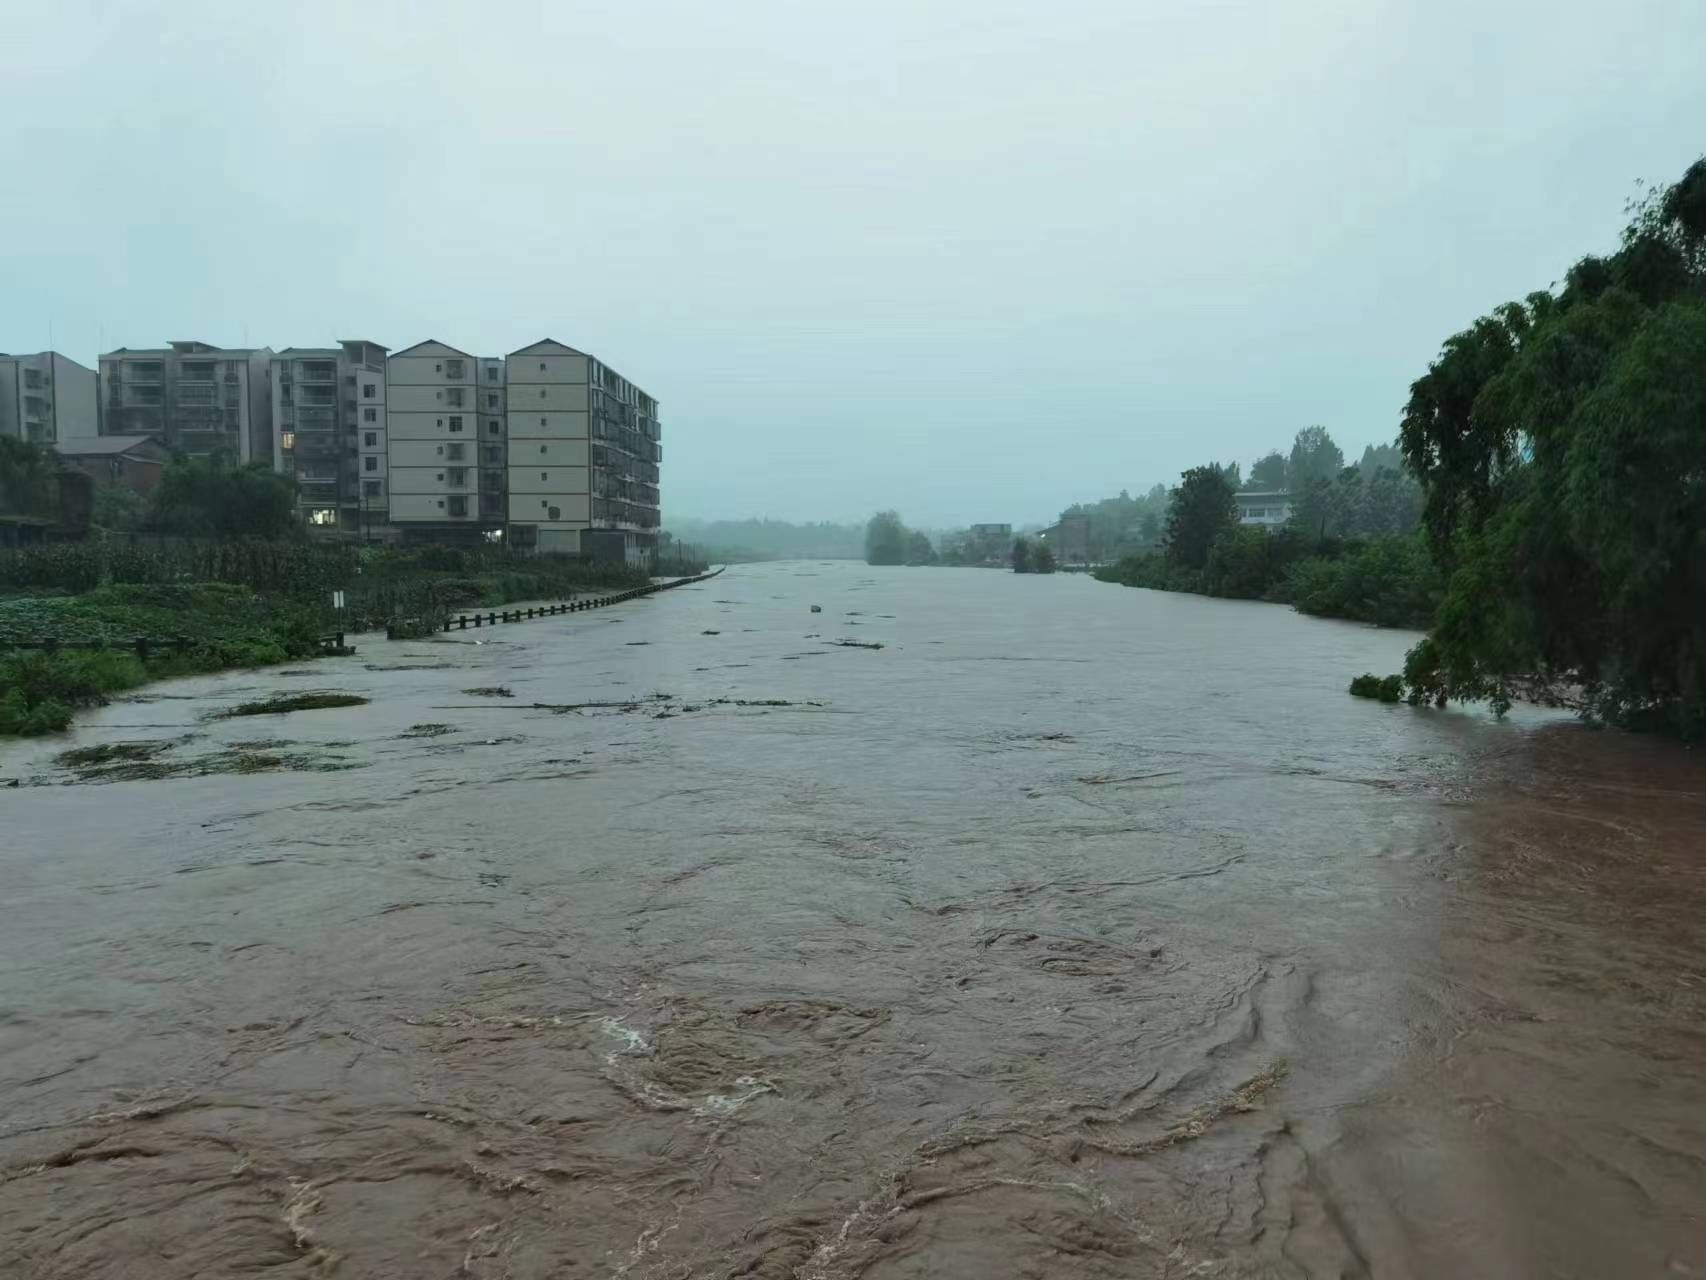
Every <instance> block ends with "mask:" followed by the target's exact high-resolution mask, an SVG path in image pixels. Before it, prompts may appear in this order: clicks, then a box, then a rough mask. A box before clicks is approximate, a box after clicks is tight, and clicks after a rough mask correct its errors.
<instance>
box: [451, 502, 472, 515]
mask: <svg viewBox="0 0 1706 1280" xmlns="http://www.w3.org/2000/svg"><path fill="white" fill-rule="evenodd" d="M450 514H451V515H453V516H465V515H467V514H468V499H466V498H452V499H451V500H450Z"/></svg>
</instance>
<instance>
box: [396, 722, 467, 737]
mask: <svg viewBox="0 0 1706 1280" xmlns="http://www.w3.org/2000/svg"><path fill="white" fill-rule="evenodd" d="M455 732H456V729H455V727H454V726H452V725H448V724H412V725H410V726H409V727H408V728H407V729H405V730H404V731H403V732H402V733H399V734H398V735H397V736H398V737H399V738H442V737H443V736H444V735H445V734H447V733H455Z"/></svg>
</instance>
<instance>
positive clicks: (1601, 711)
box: [1400, 161, 1706, 737]
mask: <svg viewBox="0 0 1706 1280" xmlns="http://www.w3.org/2000/svg"><path fill="white" fill-rule="evenodd" d="M1633 213H1634V216H1633V218H1632V219H1631V222H1630V225H1629V227H1628V229H1627V230H1626V231H1625V233H1624V236H1623V240H1622V244H1621V247H1620V248H1619V249H1618V250H1617V252H1615V253H1614V254H1611V255H1610V256H1608V257H1603V258H1601V257H1589V258H1584V259H1582V260H1581V261H1580V262H1578V263H1577V264H1576V265H1575V266H1574V267H1572V268H1571V269H1570V271H1569V272H1568V273H1567V274H1566V276H1565V279H1564V286H1563V288H1562V290H1561V291H1559V292H1558V293H1557V294H1553V293H1550V292H1547V293H1538V294H1531V295H1530V296H1529V297H1528V298H1526V299H1525V300H1524V301H1523V302H1521V303H1510V304H1507V305H1506V306H1503V307H1500V308H1498V309H1496V310H1495V311H1494V312H1493V313H1492V314H1491V315H1489V316H1484V317H1482V318H1481V319H1480V320H1478V321H1476V323H1475V324H1474V325H1473V326H1471V327H1470V328H1469V329H1467V330H1465V331H1464V332H1462V333H1460V334H1457V335H1455V336H1454V337H1452V338H1450V339H1448V340H1447V342H1446V344H1445V346H1444V348H1443V349H1442V351H1441V354H1440V357H1439V358H1438V359H1437V360H1435V361H1434V362H1433V364H1432V365H1430V367H1429V369H1428V372H1427V373H1426V374H1425V375H1424V376H1423V377H1422V378H1420V379H1418V380H1417V381H1416V383H1415V384H1413V386H1412V388H1411V396H1410V401H1409V404H1408V405H1407V406H1406V409H1405V414H1404V419H1403V427H1402V432H1401V436H1400V440H1401V444H1402V447H1403V450H1404V457H1405V461H1406V462H1407V463H1408V465H1409V467H1410V470H1411V471H1412V472H1413V473H1414V474H1415V475H1416V476H1417V478H1418V479H1419V481H1420V483H1421V487H1422V493H1423V513H1424V523H1425V527H1426V533H1427V538H1428V544H1429V547H1430V549H1431V551H1432V553H1433V557H1434V560H1435V562H1436V563H1437V564H1438V565H1439V566H1440V567H1441V568H1442V569H1443V570H1444V572H1445V574H1446V575H1447V576H1446V585H1445V592H1444V596H1443V598H1442V600H1441V603H1440V607H1439V611H1438V613H1437V615H1436V617H1435V621H1434V625H1433V627H1432V628H1431V630H1430V632H1429V635H1428V638H1427V640H1426V641H1424V642H1423V643H1422V644H1420V645H1418V646H1417V647H1416V649H1415V650H1413V651H1412V653H1411V655H1410V658H1409V661H1408V662H1407V664H1406V668H1405V673H1406V676H1407V677H1408V679H1409V681H1410V688H1411V696H1412V698H1414V699H1421V698H1429V697H1431V698H1435V699H1437V700H1443V699H1446V698H1488V699H1490V700H1491V701H1492V702H1493V704H1494V706H1495V708H1500V707H1503V706H1504V705H1508V703H1509V701H1510V699H1511V698H1512V697H1513V696H1514V694H1515V692H1516V691H1517V690H1519V689H1525V688H1532V687H1534V685H1536V684H1539V685H1540V686H1541V687H1542V688H1552V689H1558V690H1562V689H1568V688H1579V689H1581V690H1583V691H1585V697H1586V702H1587V708H1588V709H1589V710H1590V711H1592V712H1594V713H1597V714H1598V715H1600V716H1602V717H1604V718H1606V719H1608V720H1612V721H1614V722H1617V723H1622V724H1627V725H1631V726H1634V727H1653V728H1663V729H1666V730H1669V731H1672V732H1675V733H1678V734H1681V735H1684V736H1688V737H1701V736H1706V486H1703V485H1702V482H1701V480H1700V477H1701V476H1702V475H1706V430H1703V429H1702V424H1706V161H1699V162H1696V163H1695V164H1694V165H1693V166H1691V167H1690V169H1689V170H1688V172H1687V173H1685V174H1684V175H1683V178H1682V179H1681V181H1679V182H1678V183H1676V184H1675V185H1674V186H1672V187H1670V188H1667V189H1662V190H1659V189H1655V190H1654V191H1653V192H1651V193H1650V194H1649V196H1648V197H1647V199H1645V200H1644V201H1643V202H1641V203H1640V204H1639V205H1638V206H1636V208H1635V209H1634V210H1633Z"/></svg>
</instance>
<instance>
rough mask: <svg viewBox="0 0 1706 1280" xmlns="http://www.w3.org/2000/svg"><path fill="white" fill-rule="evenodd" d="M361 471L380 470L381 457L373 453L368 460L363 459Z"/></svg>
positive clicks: (368, 456)
mask: <svg viewBox="0 0 1706 1280" xmlns="http://www.w3.org/2000/svg"><path fill="white" fill-rule="evenodd" d="M361 469H362V470H363V471H377V470H379V455H378V454H373V453H370V454H368V455H367V457H366V458H364V459H362V464H361Z"/></svg>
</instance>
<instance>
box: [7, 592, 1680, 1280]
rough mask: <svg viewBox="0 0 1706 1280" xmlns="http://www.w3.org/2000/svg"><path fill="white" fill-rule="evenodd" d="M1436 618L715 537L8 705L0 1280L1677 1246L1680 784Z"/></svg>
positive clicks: (1429, 1270) (530, 1273) (1460, 1255)
mask: <svg viewBox="0 0 1706 1280" xmlns="http://www.w3.org/2000/svg"><path fill="white" fill-rule="evenodd" d="M813 604H817V605H820V606H821V607H822V612H821V613H816V614H814V613H811V612H810V611H809V610H810V606H811V605H813ZM1413 638H1414V637H1412V636H1409V635H1406V634H1403V633H1395V632H1385V631H1377V630H1371V629H1367V628H1363V627H1356V626H1350V625H1346V624H1340V623H1332V622H1323V621H1319V620H1313V619H1309V618H1304V617H1301V616H1298V615H1296V614H1293V613H1291V612H1290V611H1288V610H1286V609H1284V608H1280V607H1276V606H1271V605H1261V604H1245V603H1234V602H1225V601H1213V600H1204V599H1198V598H1194V597H1189V596H1173V595H1163V594H1158V593H1153V592H1147V591H1133V590H1126V589H1122V588H1117V587H1111V586H1104V585H1101V584H1098V583H1095V582H1091V581H1089V580H1087V579H1085V578H1082V577H1077V576H1067V575H1058V576H1056V577H1053V578H1024V577H1016V576H1014V575H1012V574H1006V573H998V572H989V571H972V570H965V571H950V570H923V569H913V570H906V569H869V568H866V567H865V566H863V565H852V564H834V565H818V564H775V565H764V566H743V567H739V568H735V569H731V570H730V571H729V572H727V573H726V574H724V575H723V576H722V577H720V578H717V579H714V580H711V581H708V582H705V583H702V584H698V585H695V586H690V587H686V588H683V589H680V590H677V591H674V592H667V593H664V594H661V595H659V596H656V597H652V598H649V599H645V600H640V601H636V602H633V603H630V604H627V605H623V606H618V607H615V608H611V609H607V610H602V611H597V612H594V613H589V614H582V615H574V616H571V617H566V618H558V619H551V620H547V621H537V622H531V623H525V624H520V625H515V626H507V627H500V628H497V629H495V630H489V631H484V632H480V633H475V632H468V633H457V634H454V635H451V636H447V637H444V638H442V639H440V640H437V641H419V642H404V643H395V644H391V643H387V642H385V641H384V640H383V639H382V638H378V637H364V638H361V640H360V641H359V652H358V653H357V654H356V655H355V656H354V657H350V658H341V659H328V660H323V661H320V662H316V663H312V664H308V665H306V666H304V667H299V668H291V669H286V670H283V671H273V672H266V673H232V674H228V675H224V676H218V677H206V678H198V679H193V680H185V681H179V682H174V683H171V684H165V685H158V686H154V687H152V688H150V689H148V690H145V691H143V694H142V696H140V697H138V698H135V699H133V700H128V701H124V702H120V703H115V704H114V705H113V706H111V707H109V708H107V709H105V710H103V711H101V712H99V713H96V714H91V715H89V716H87V717H86V718H84V719H82V720H80V721H79V723H78V726H77V728H76V730H75V732H74V733H72V734H70V735H67V736H65V737H62V738H60V739H56V740H52V741H38V742H30V743H17V742H13V743H8V744H6V745H4V746H0V779H17V780H18V781H19V782H20V785H19V786H18V787H17V788H15V789H5V790H0V1276H5V1277H56V1278H58V1277H65V1278H70V1277H91V1278H94V1277H100V1278H102V1280H116V1278H118V1277H124V1278H126V1280H129V1278H133V1277H170V1278H172V1280H182V1278H184V1277H227V1276H253V1275H262V1274H264V1275H269V1276H277V1277H314V1276H321V1275H333V1274H335V1275H338V1276H344V1277H368V1276H374V1277H409V1278H414V1277H474V1278H477V1280H499V1278H500V1277H504V1278H515V1280H533V1278H541V1280H542V1278H545V1277H581V1276H585V1277H610V1278H612V1280H614V1278H615V1277H628V1278H629V1280H688V1278H696V1280H697V1278H709V1277H728V1276H758V1277H795V1278H798V1280H837V1278H842V1277H849V1278H850V1277H864V1278H867V1280H899V1278H901V1277H952V1278H962V1277H963V1278H966V1280H971V1278H978V1277H1068V1278H1071V1277H1143V1276H1169V1277H1195V1276H1211V1277H1225V1276H1383V1277H1384V1276H1392V1277H1435V1276H1442V1277H1480V1276H1487V1277H1528V1276H1534V1277H1562V1276H1580V1277H1645V1276H1706V1016H1703V1015H1706V769H1703V766H1702V762H1701V760H1700V759H1699V758H1698V757H1697V756H1695V755H1691V754H1689V753H1687V752H1684V751H1682V750H1680V749H1677V748H1675V747H1671V746H1667V745H1665V744H1662V743H1654V742H1648V741H1642V740H1637V739H1631V738H1628V737H1624V736H1621V735H1617V734H1610V733H1594V732H1591V731H1589V730H1585V729H1583V728H1580V727H1578V726H1577V725H1575V724H1574V723H1572V722H1569V721H1567V720H1561V719H1559V718H1557V717H1554V716H1551V715H1548V714H1544V713H1540V712H1519V713H1518V714H1516V715H1514V716H1513V717H1512V718H1511V719H1510V720H1509V721H1507V722H1504V723H1499V722H1495V721H1493V720H1491V719H1490V718H1488V717H1486V716H1482V715H1476V714H1473V713H1468V712H1459V711H1451V712H1445V713H1441V712H1433V711H1427V710H1422V711H1418V710H1412V709H1410V708H1407V707H1382V706H1379V705H1376V704H1373V703H1369V702H1363V701H1359V700H1356V699H1352V698H1350V697H1348V696H1346V694H1345V692H1344V688H1345V684H1346V682H1347V680H1348V678H1349V677H1350V676H1351V675H1353V674H1356V673H1359V672H1362V671H1365V670H1372V671H1375V672H1381V673H1383V672H1387V671H1391V670H1395V669H1397V667H1398V665H1399V663H1400V661H1401V658H1402V654H1403V651H1404V649H1405V648H1406V647H1407V645H1408V644H1409V643H1410V642H1411V641H1412V640H1413ZM838 641H856V642H858V645H859V646H863V645H881V646H882V647H881V648H866V647H856V646H853V645H844V644H838V643H835V642H838ZM495 687H502V688H504V689H507V690H508V691H509V693H510V694H511V695H512V696H509V697H504V696H502V695H501V694H497V693H493V692H490V690H492V689H494V688H495ZM469 689H485V690H488V692H486V693H483V694H475V693H468V692H464V691H465V690H469ZM310 690H333V691H339V692H346V693H353V694H360V695H364V696H366V697H368V698H370V699H371V702H370V703H369V704H368V705H365V706H352V707H347V708H334V709H316V710H306V711H298V712H295V713H292V714H288V715H273V716H260V717H252V718H241V719H219V718H215V717H216V713H217V712H219V711H221V710H223V709H227V708H229V707H231V706H232V705H234V704H236V703H239V702H242V701H246V700H250V699H254V698H256V697H264V696H267V695H269V694H273V693H278V692H304V691H310ZM534 704H549V705H546V706H536V705H534ZM584 704H592V705H584ZM114 743H134V744H141V745H139V746H136V747H135V748H133V758H131V759H126V758H124V757H123V756H120V757H118V758H117V759H115V760H112V761H108V762H96V763H95V764H94V765H85V766H84V767H81V768H73V767H70V766H67V765H65V764H62V763H60V762H59V760H58V758H57V757H58V755H59V753H61V752H64V751H66V750H67V749H68V748H79V747H89V746H93V745H99V744H114Z"/></svg>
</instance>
